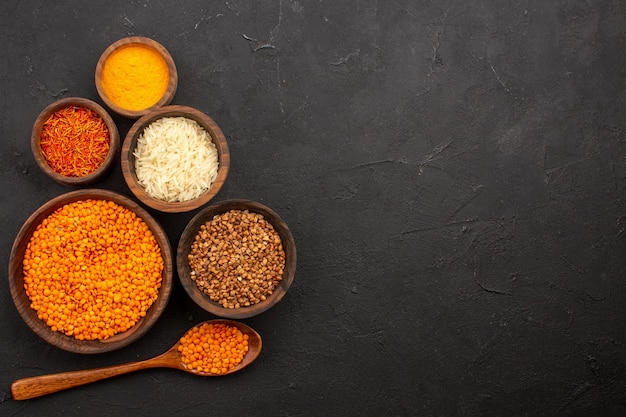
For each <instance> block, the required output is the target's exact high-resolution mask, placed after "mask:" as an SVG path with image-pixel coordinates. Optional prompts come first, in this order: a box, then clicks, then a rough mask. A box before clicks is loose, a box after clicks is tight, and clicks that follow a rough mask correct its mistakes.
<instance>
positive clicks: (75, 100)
mask: <svg viewBox="0 0 626 417" xmlns="http://www.w3.org/2000/svg"><path fill="white" fill-rule="evenodd" d="M70 106H77V107H85V108H88V109H90V110H93V111H94V112H96V113H98V115H99V116H100V117H102V120H104V123H105V124H106V126H107V128H108V129H109V153H108V154H107V156H106V158H105V159H104V161H103V162H102V164H100V166H99V167H98V168H96V170H95V171H94V172H92V173H91V174H88V175H85V176H82V177H68V176H66V175H61V174H59V173H58V172H56V171H55V170H53V169H52V168H51V167H50V165H48V162H47V161H46V159H45V158H44V156H43V154H42V152H41V131H42V129H43V124H44V123H45V122H46V120H48V118H49V117H50V116H51V115H52V114H53V113H54V112H56V111H58V110H60V109H62V108H65V107H70ZM30 147H31V151H32V153H33V156H34V158H35V162H36V163H37V165H38V166H39V168H40V169H41V170H42V171H43V172H44V173H45V174H46V175H47V176H48V177H50V178H52V179H53V180H54V181H56V182H58V183H60V184H63V185H69V186H84V185H89V184H93V183H95V182H97V181H98V180H100V179H102V177H103V176H104V175H105V174H106V173H107V172H108V171H109V170H110V169H111V167H112V166H113V163H114V162H115V160H116V159H117V157H118V153H119V149H120V134H119V130H118V129H117V125H116V124H115V122H114V121H113V118H112V117H111V115H110V114H109V112H107V111H106V109H105V108H104V107H102V106H101V105H100V104H98V103H96V102H95V101H93V100H90V99H88V98H84V97H65V98H62V99H59V100H56V101H53V102H52V103H50V104H48V105H47V106H46V107H44V109H43V110H42V111H41V112H40V113H39V115H38V116H37V118H36V119H35V122H34V123H33V128H32V130H31V135H30Z"/></svg>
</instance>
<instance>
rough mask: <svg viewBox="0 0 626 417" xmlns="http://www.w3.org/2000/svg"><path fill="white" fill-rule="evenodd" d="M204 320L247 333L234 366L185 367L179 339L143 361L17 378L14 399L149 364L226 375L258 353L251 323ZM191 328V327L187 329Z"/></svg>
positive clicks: (65, 387)
mask: <svg viewBox="0 0 626 417" xmlns="http://www.w3.org/2000/svg"><path fill="white" fill-rule="evenodd" d="M205 323H224V324H227V325H230V326H235V327H237V328H238V329H239V330H241V332H242V333H243V334H247V335H248V337H249V339H248V352H247V353H246V354H245V356H244V357H243V360H242V361H241V362H240V363H239V364H238V365H237V366H235V367H234V368H233V369H231V370H230V371H228V372H226V373H224V374H220V375H216V374H211V373H205V372H198V371H194V370H190V369H188V368H187V367H186V366H185V364H184V363H183V362H182V359H181V355H180V352H178V346H179V345H180V341H179V342H176V344H175V345H174V346H172V347H171V348H170V349H169V350H168V351H167V352H165V353H162V354H161V355H159V356H155V357H153V358H151V359H147V360H143V361H138V362H131V363H126V364H122V365H113V366H107V367H104V368H96V369H86V370H83V371H73V372H61V373H58V374H50V375H41V376H34V377H30V378H24V379H19V380H17V381H15V382H13V384H11V393H12V394H13V399H14V400H27V399H29V398H35V397H40V396H42V395H46V394H52V393H53V392H57V391H62V390H65V389H68V388H73V387H78V386H81V385H84V384H88V383H91V382H96V381H100V380H103V379H107V378H111V377H114V376H117V375H122V374H127V373H129V372H133V371H139V370H142V369H148V368H174V369H180V370H182V371H186V372H190V373H192V374H196V375H201V376H221V375H227V374H232V373H233V372H237V371H240V370H242V369H243V368H245V367H246V366H248V365H250V364H251V363H252V362H254V360H255V359H256V358H258V357H259V354H260V353H261V347H262V344H263V343H262V340H261V336H260V335H259V334H258V333H257V332H256V331H254V329H252V328H251V327H249V326H246V325H245V324H243V323H239V322H236V321H231V320H222V319H218V320H210V321H207V322H205ZM202 324H204V323H199V324H197V325H196V326H194V327H198V326H201V325H202ZM192 329H193V328H192ZM190 331H191V329H190V330H189V331H188V332H190Z"/></svg>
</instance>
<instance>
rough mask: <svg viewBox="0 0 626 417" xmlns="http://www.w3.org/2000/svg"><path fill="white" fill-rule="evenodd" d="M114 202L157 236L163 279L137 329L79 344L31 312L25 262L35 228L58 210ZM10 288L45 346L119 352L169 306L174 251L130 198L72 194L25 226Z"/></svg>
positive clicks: (157, 226) (39, 211)
mask: <svg viewBox="0 0 626 417" xmlns="http://www.w3.org/2000/svg"><path fill="white" fill-rule="evenodd" d="M89 198H91V199H102V200H111V201H114V202H116V203H117V204H120V205H122V206H124V207H126V208H128V209H130V210H132V211H134V212H135V213H136V214H137V216H139V217H141V218H142V219H143V220H144V221H145V222H146V224H147V225H148V227H149V228H150V230H151V231H152V233H153V234H154V236H155V238H156V239H157V242H158V243H159V246H160V248H161V255H162V256H163V263H164V269H163V276H162V283H161V288H160V289H159V296H158V298H157V300H156V301H155V303H154V304H153V305H152V306H151V307H150V308H149V309H148V312H147V314H146V316H145V317H143V318H141V319H140V320H139V322H137V324H135V326H133V327H132V328H131V329H129V330H127V331H126V332H124V333H118V334H117V335H115V336H113V337H111V338H109V339H106V340H77V339H75V338H73V337H70V336H66V335H64V334H62V333H60V332H53V331H52V329H50V328H49V327H48V326H47V325H46V324H45V323H44V322H43V321H42V320H40V319H39V318H38V317H37V313H36V312H35V311H34V310H33V309H31V308H30V300H29V299H28V296H27V295H26V293H25V292H24V281H23V279H24V276H23V269H22V259H23V256H24V251H25V250H26V246H27V244H28V242H29V240H30V237H31V236H32V234H33V232H34V231H35V229H36V227H37V226H38V225H39V224H40V223H41V222H42V221H43V219H44V218H46V217H47V216H48V215H50V214H51V213H52V212H53V211H54V210H55V209H56V208H58V207H61V206H63V205H65V204H67V203H71V202H75V201H79V200H84V199H89ZM8 281H9V288H10V291H11V297H12V299H13V302H14V304H15V306H16V308H17V310H18V312H19V314H20V316H21V317H22V319H23V320H24V322H25V323H26V324H27V325H28V327H30V328H31V330H33V331H34V332H35V333H36V334H37V335H38V336H39V337H41V338H42V339H44V340H45V341H46V342H48V343H50V344H52V345H54V346H56V347H58V348H60V349H63V350H66V351H69V352H75V353H89V354H91V353H102V352H109V351H113V350H117V349H120V348H122V347H124V346H127V345H129V344H131V343H132V342H134V341H136V340H138V339H139V338H140V337H142V336H143V335H144V334H145V333H146V332H147V331H148V330H149V329H150V328H151V327H152V326H153V325H154V324H155V323H156V321H157V320H158V318H159V317H160V316H161V314H162V313H163V311H164V310H165V307H166V306H167V304H168V301H169V298H170V294H171V291H172V281H173V259H172V249H171V246H170V243H169V240H168V238H167V235H166V234H165V231H164V230H163V228H162V227H161V225H160V224H159V223H158V222H157V221H156V220H155V219H154V218H153V217H152V216H151V215H150V214H149V213H148V212H147V211H146V210H145V209H143V208H142V207H141V206H140V205H139V204H137V203H136V202H134V201H133V200H131V199H130V198H128V197H126V196H124V195H122V194H118V193H116V192H113V191H108V190H102V189H85V190H77V191H72V192H69V193H66V194H63V195H60V196H57V197H55V198H53V199H52V200H49V201H48V202H47V203H45V204H44V205H42V206H41V207H39V208H38V209H37V210H36V211H35V212H34V213H33V214H32V215H31V216H30V217H29V218H28V219H27V220H26V221H25V222H24V224H23V226H22V227H21V229H20V231H19V232H18V234H17V237H16V238H15V240H14V242H13V246H12V248H11V254H10V257H9V273H8Z"/></svg>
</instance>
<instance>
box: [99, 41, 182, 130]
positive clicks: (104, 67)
mask: <svg viewBox="0 0 626 417" xmlns="http://www.w3.org/2000/svg"><path fill="white" fill-rule="evenodd" d="M95 81H96V89H97V90H98V94H99V95H100V98H101V99H102V100H103V101H104V103H105V104H106V105H107V106H108V107H109V108H110V109H112V110H113V111H114V112H115V113H118V114H120V115H122V116H124V117H128V118H130V119H137V118H139V117H141V116H143V115H144V114H146V113H148V112H150V111H152V110H155V109H158V108H159V107H162V106H165V105H167V104H169V103H170V102H171V101H172V99H173V98H174V94H176V88H177V86H178V72H177V70H176V65H175V64H174V60H173V59H172V56H171V55H170V54H169V52H168V51H167V49H165V47H164V46H163V45H161V44H160V43H158V42H157V41H155V40H153V39H150V38H145V37H142V36H131V37H127V38H123V39H120V40H118V41H117V42H114V43H113V44H111V45H110V46H109V47H108V48H106V49H105V50H104V52H103V53H102V55H101V56H100V59H99V60H98V63H97V65H96V74H95Z"/></svg>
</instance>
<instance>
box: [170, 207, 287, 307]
mask: <svg viewBox="0 0 626 417" xmlns="http://www.w3.org/2000/svg"><path fill="white" fill-rule="evenodd" d="M229 210H248V211H250V212H254V213H259V214H262V215H263V216H264V218H265V219H266V220H267V221H268V222H270V224H271V225H272V226H273V227H274V230H276V232H278V234H279V236H280V238H281V241H282V245H283V250H284V251H285V269H284V272H283V279H282V280H281V282H280V284H279V285H278V286H277V287H276V289H275V290H274V292H273V293H272V294H271V295H270V296H269V297H267V299H266V300H265V301H262V302H260V303H257V304H254V305H252V306H249V307H240V308H237V309H230V308H224V307H222V306H221V305H219V304H218V303H216V302H215V301H212V300H211V299H210V298H209V297H208V296H207V295H205V294H204V293H203V292H202V291H201V290H200V289H199V288H198V286H197V285H196V283H195V282H194V281H193V280H192V279H191V278H190V277H189V272H190V270H191V268H190V267H189V263H188V262H187V255H188V254H189V252H190V249H191V242H192V241H193V238H194V237H195V235H196V233H197V232H198V230H199V229H200V226H201V225H203V224H204V223H205V222H206V221H208V220H211V219H212V218H213V216H214V215H216V214H219V213H224V212H226V211H229ZM296 267H297V250H296V244H295V241H294V238H293V235H292V234H291V231H290V229H289V227H288V226H287V223H285V221H284V220H283V219H282V218H281V217H280V216H279V215H278V213H276V212H275V211H274V210H272V209H271V208H269V207H267V206H266V205H264V204H262V203H259V202H256V201H252V200H246V199H229V200H224V201H220V202H218V203H215V204H211V205H209V206H206V207H204V208H203V209H202V210H200V211H199V212H198V213H197V214H196V215H195V216H194V217H193V218H192V219H191V220H190V221H189V222H188V223H187V225H186V226H185V228H184V230H183V232H182V234H181V237H180V239H179V241H178V246H177V250H176V269H177V273H178V279H179V281H180V283H181V284H182V286H183V288H184V289H185V292H186V293H187V294H188V295H189V297H190V298H191V299H192V300H193V301H194V302H195V303H196V304H197V305H198V306H200V307H201V308H203V309H204V310H205V311H207V312H209V313H211V314H213V315H215V316H217V317H222V318H226V319H245V318H250V317H253V316H256V315H259V314H261V313H263V312H265V311H267V310H269V309H270V308H272V307H273V306H275V305H276V304H277V303H278V302H279V301H281V300H282V299H283V297H284V296H285V294H286V293H287V291H288V290H289V288H290V287H291V285H292V284H293V281H294V277H295V273H296Z"/></svg>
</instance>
